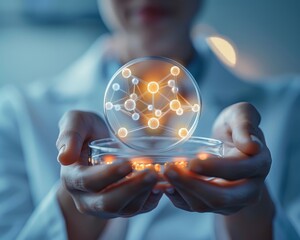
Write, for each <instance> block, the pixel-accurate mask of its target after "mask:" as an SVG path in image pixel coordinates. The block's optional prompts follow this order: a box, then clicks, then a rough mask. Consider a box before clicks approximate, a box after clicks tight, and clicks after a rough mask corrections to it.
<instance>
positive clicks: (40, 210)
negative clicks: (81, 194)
mask: <svg viewBox="0 0 300 240" xmlns="http://www.w3.org/2000/svg"><path fill="white" fill-rule="evenodd" d="M58 186H59V183H57V184H55V185H54V186H53V187H52V189H51V190H50V192H49V193H48V195H47V196H46V197H45V198H44V200H43V201H42V202H41V203H40V204H39V205H38V206H37V208H36V209H35V211H34V212H33V213H32V215H31V217H30V218H29V219H28V221H27V223H26V224H25V226H24V228H23V230H22V232H21V233H20V235H19V236H18V238H17V239H18V240H23V239H31V240H34V239H45V240H47V239H49V240H50V239H57V240H65V239H67V233H66V227H65V221H64V218H63V215H62V213H61V210H60V206H59V203H58V200H57V197H56V192H57V189H58Z"/></svg>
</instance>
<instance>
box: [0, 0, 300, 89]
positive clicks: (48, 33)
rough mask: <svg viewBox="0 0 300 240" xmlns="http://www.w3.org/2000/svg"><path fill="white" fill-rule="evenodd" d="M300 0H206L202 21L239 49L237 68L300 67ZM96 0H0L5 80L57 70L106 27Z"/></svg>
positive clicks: (278, 71)
mask: <svg viewBox="0 0 300 240" xmlns="http://www.w3.org/2000/svg"><path fill="white" fill-rule="evenodd" d="M299 12H300V1H299V0H285V1H282V0H264V1H261V0H253V1H242V0H226V1H223V0H207V1H206V7H205V9H204V12H203V13H202V14H201V16H200V17H199V19H198V21H200V20H201V23H204V24H206V25H207V26H209V28H211V29H213V31H214V32H217V33H218V34H222V35H224V36H227V37H228V38H229V39H231V41H232V42H233V43H234V45H235V46H236V48H237V50H238V63H237V66H236V67H235V69H234V70H235V71H236V72H237V73H238V74H240V75H241V76H243V77H247V78H258V77H265V76H272V75H282V74H294V73H296V74H298V73H299V72H300V64H299V62H300V47H299V43H300V14H299ZM105 31H106V29H105V27H104V26H103V24H102V21H101V19H100V18H99V16H98V12H97V5H96V0H85V1H81V0H1V1H0V86H2V85H4V84H7V83H16V84H26V83H28V82H29V81H32V80H36V79H39V78H42V77H45V76H53V75H55V74H57V73H59V72H60V71H61V70H63V69H64V68H66V67H67V66H68V65H70V64H71V63H72V62H73V61H74V60H76V59H77V58H78V57H80V55H81V54H82V53H84V51H85V50H86V49H87V48H88V47H89V46H90V45H91V44H92V43H93V42H94V41H95V39H96V38H97V37H98V36H99V35H101V33H103V32H105Z"/></svg>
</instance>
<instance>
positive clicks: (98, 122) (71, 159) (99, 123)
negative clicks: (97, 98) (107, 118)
mask: <svg viewBox="0 0 300 240" xmlns="http://www.w3.org/2000/svg"><path fill="white" fill-rule="evenodd" d="M106 137H109V131H108V129H107V127H106V125H105V123H104V121H103V120H102V119H101V118H100V117H99V116H98V115H96V114H94V113H89V112H81V111H69V112H67V113H66V114H64V116H63V117H62V118H61V120H60V122H59V136H58V139H57V142H56V147H57V149H58V151H59V153H58V157H57V160H58V161H59V162H60V163H61V164H62V165H70V164H73V163H75V162H78V161H80V160H81V157H82V152H87V149H85V148H87V147H88V146H87V143H88V142H90V141H92V140H95V139H99V138H106Z"/></svg>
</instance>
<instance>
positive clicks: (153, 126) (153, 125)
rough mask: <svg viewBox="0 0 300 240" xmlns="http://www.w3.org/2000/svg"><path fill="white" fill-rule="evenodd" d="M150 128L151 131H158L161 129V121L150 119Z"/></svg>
mask: <svg viewBox="0 0 300 240" xmlns="http://www.w3.org/2000/svg"><path fill="white" fill-rule="evenodd" d="M148 126H149V128H151V129H157V128H158V127H159V120H158V119H157V118H150V119H149V121H148Z"/></svg>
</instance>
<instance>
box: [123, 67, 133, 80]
mask: <svg viewBox="0 0 300 240" xmlns="http://www.w3.org/2000/svg"><path fill="white" fill-rule="evenodd" d="M122 76H123V77H124V78H130V76H131V71H130V69H129V68H124V69H123V70H122Z"/></svg>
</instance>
